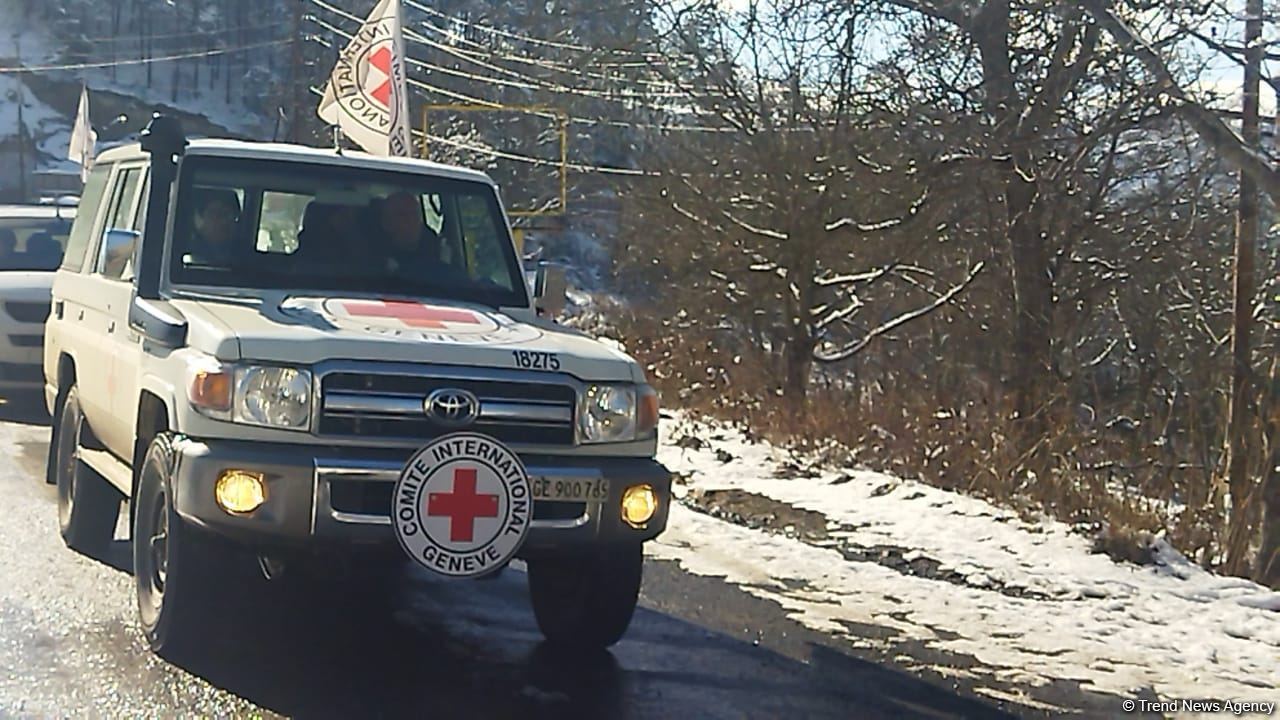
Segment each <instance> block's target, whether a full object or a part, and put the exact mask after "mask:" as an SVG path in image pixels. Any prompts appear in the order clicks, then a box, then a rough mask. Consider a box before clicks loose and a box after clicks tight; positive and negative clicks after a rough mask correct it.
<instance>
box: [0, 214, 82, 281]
mask: <svg viewBox="0 0 1280 720" xmlns="http://www.w3.org/2000/svg"><path fill="white" fill-rule="evenodd" d="M70 232H71V221H70V220H58V219H55V218H6V217H0V271H5V270H26V271H32V270H50V271H52V270H57V269H58V266H59V265H61V264H62V251H63V250H64V249H65V248H66V246H67V235H68V233H70Z"/></svg>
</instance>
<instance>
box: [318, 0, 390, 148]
mask: <svg viewBox="0 0 1280 720" xmlns="http://www.w3.org/2000/svg"><path fill="white" fill-rule="evenodd" d="M402 27H403V24H402V20H401V9H400V0H379V2H378V5H377V7H375V8H374V9H373V12H372V13H370V14H369V18H368V19H367V20H365V21H364V25H362V26H361V27H360V31H359V32H357V33H356V35H355V37H353V38H352V39H351V43H350V44H348V45H347V47H346V49H345V50H343V51H342V54H341V55H339V56H338V64H337V65H335V66H334V68H333V74H332V75H330V76H329V82H328V83H327V84H326V85H325V87H324V96H323V97H322V98H321V99H320V108H319V113H320V117H321V119H323V120H324V121H325V122H327V123H329V124H330V125H337V126H338V127H339V128H340V129H341V130H342V132H343V134H344V135H346V136H347V137H349V138H351V139H352V140H354V141H355V142H356V143H358V144H359V145H360V147H362V148H364V149H365V150H366V151H367V152H370V153H373V154H374V155H392V156H399V157H408V156H409V155H410V154H411V153H412V150H413V146H412V144H411V143H410V140H409V93H408V91H407V88H406V84H405V60H404V59H405V55H404V33H403V30H402Z"/></svg>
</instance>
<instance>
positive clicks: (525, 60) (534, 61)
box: [418, 21, 674, 87]
mask: <svg viewBox="0 0 1280 720" xmlns="http://www.w3.org/2000/svg"><path fill="white" fill-rule="evenodd" d="M418 24H419V26H421V27H424V28H426V29H428V30H430V31H431V32H433V33H435V34H437V35H439V36H440V37H442V38H444V39H445V41H446V42H449V43H450V45H451V46H452V47H454V48H455V49H456V50H457V52H459V53H464V54H468V55H478V54H479V53H483V54H485V55H488V56H489V57H493V58H497V59H499V60H505V61H507V62H512V63H518V64H521V65H532V66H533V67H537V68H542V69H544V70H550V71H552V72H559V73H565V74H568V75H580V76H582V77H589V78H595V79H599V80H617V79H622V80H626V81H628V82H634V83H639V84H641V85H655V86H660V87H672V86H674V83H672V82H670V81H668V80H649V79H646V78H612V77H609V76H608V75H596V74H593V73H589V72H586V71H584V70H579V69H577V68H573V67H570V66H568V65H565V64H564V63H561V62H558V61H556V60H553V59H551V58H535V57H531V56H529V55H514V54H511V53H507V52H498V51H496V50H494V49H492V48H489V47H486V46H484V45H481V44H480V43H478V42H475V41H474V40H468V39H467V38H466V37H464V36H462V35H459V34H458V33H455V32H453V31H451V30H448V29H446V28H442V27H440V26H439V25H436V24H435V23H432V22H426V21H424V22H420V23H418ZM453 41H456V44H457V45H468V46H470V47H473V48H476V50H477V51H478V52H473V51H470V50H463V49H462V48H460V47H457V46H456V45H454V42H453ZM667 64H670V63H669V62H668V63H667ZM591 65H592V66H593V67H598V68H648V67H651V65H650V64H649V63H648V62H627V63H609V62H592V63H591Z"/></svg>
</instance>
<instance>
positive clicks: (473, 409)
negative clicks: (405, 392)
mask: <svg viewBox="0 0 1280 720" xmlns="http://www.w3.org/2000/svg"><path fill="white" fill-rule="evenodd" d="M422 409H423V411H424V412H426V414H427V417H428V418H430V419H431V420H432V421H433V422H435V423H436V424H437V425H444V426H446V427H464V426H467V425H470V424H471V423H473V422H475V420H476V418H477V417H479V416H480V401H479V400H478V399H477V398H476V396H475V395H473V394H471V393H469V392H467V391H466V390H458V389H456V388H444V389H441V390H436V391H435V392H433V393H431V394H430V395H428V396H427V399H426V401H425V402H424V403H423V404H422Z"/></svg>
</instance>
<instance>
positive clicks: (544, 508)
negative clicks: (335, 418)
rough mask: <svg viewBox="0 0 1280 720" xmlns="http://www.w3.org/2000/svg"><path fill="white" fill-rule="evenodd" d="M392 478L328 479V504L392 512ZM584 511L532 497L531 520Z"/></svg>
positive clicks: (577, 505) (381, 513) (376, 512)
mask: <svg viewBox="0 0 1280 720" xmlns="http://www.w3.org/2000/svg"><path fill="white" fill-rule="evenodd" d="M395 485H396V484H395V483H393V482H366V481H361V480H330V481H329V506H330V507H332V508H333V509H334V510H337V511H338V512H344V513H353V514H358V515H378V516H381V517H390V516H391V493H392V491H393V490H394V489H395ZM586 511H587V504H586V503H583V502H547V501H545V500H535V501H534V503H533V519H534V520H574V519H577V518H580V517H582V515H583V513H585V512H586Z"/></svg>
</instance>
